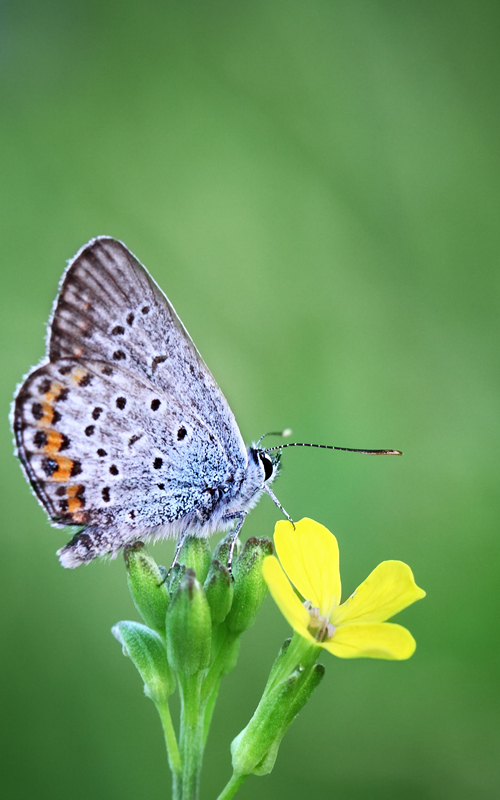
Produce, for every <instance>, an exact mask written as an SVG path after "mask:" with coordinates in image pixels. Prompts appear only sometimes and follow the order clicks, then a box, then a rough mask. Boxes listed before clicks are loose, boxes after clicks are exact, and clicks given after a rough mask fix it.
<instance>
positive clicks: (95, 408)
mask: <svg viewBox="0 0 500 800" xmlns="http://www.w3.org/2000/svg"><path fill="white" fill-rule="evenodd" d="M12 426H13V429H14V434H15V439H16V453H17V455H18V456H19V458H20V460H21V464H22V467H23V470H24V473H25V475H26V478H27V480H28V481H29V482H30V484H31V486H32V488H33V490H34V492H35V494H36V496H37V498H38V500H39V501H40V503H41V504H42V506H43V507H44V508H45V510H46V512H47V514H48V515H49V517H50V521H51V523H52V524H53V525H54V526H55V527H58V528H62V527H65V526H67V525H70V526H80V527H81V526H85V527H84V528H83V530H80V531H79V532H78V533H76V535H75V536H74V537H73V539H72V540H71V541H70V542H69V543H68V544H67V545H66V546H65V547H63V548H62V549H61V550H59V551H58V555H59V558H60V560H61V563H62V564H63V566H65V567H77V566H79V565H80V564H84V563H87V562H89V561H91V560H92V559H93V558H95V557H96V556H101V555H106V554H110V555H113V556H114V555H116V554H117V553H118V552H119V550H120V549H121V548H123V547H125V546H126V545H128V544H131V543H132V542H134V541H136V540H138V539H151V538H163V537H167V536H178V537H179V541H178V547H177V551H176V555H177V554H178V552H179V548H180V544H181V542H182V540H183V538H184V537H185V536H187V535H192V536H201V537H205V536H209V535H210V534H211V533H213V532H214V531H223V530H227V529H228V528H230V527H231V526H234V530H233V532H232V534H231V539H232V546H234V543H235V542H236V538H237V536H238V533H239V531H240V529H241V526H242V524H243V521H244V519H245V516H246V515H247V513H248V512H249V511H250V509H251V508H252V507H253V506H254V505H255V504H256V502H257V501H258V499H259V498H260V496H261V494H262V492H264V491H266V492H267V493H268V494H269V495H270V496H271V498H272V499H273V500H274V502H275V503H276V504H277V505H278V506H279V508H281V506H280V504H279V502H278V500H277V499H276V498H275V496H274V494H273V493H272V491H271V488H270V485H271V483H272V482H273V480H274V478H275V477H276V474H277V471H278V467H279V458H280V455H281V451H282V449H283V448H284V447H290V446H297V445H292V444H288V445H280V446H278V447H272V448H267V449H264V448H261V447H259V444H260V441H261V439H262V438H263V437H261V439H259V441H258V442H257V444H254V445H252V446H250V447H246V446H245V444H244V442H243V439H242V437H241V434H240V431H239V429H238V426H237V424H236V420H235V418H234V416H233V413H232V411H231V409H230V408H229V405H228V404H227V401H226V399H225V397H224V395H223V394H222V392H221V391H220V389H219V387H218V386H217V384H216V382H215V380H214V379H213V377H212V375H211V373H210V371H209V370H208V368H207V366H206V365H205V363H204V361H203V359H202V358H201V356H200V354H199V353H198V350H197V349H196V347H195V345H194V344H193V342H192V340H191V338H190V336H189V334H188V332H187V331H186V329H185V328H184V326H183V324H182V322H181V321H180V319H179V317H178V316H177V314H176V313H175V311H174V309H173V308H172V306H171V304H170V303H169V301H168V299H167V298H166V296H165V295H164V294H163V292H162V291H161V289H160V288H159V286H158V285H157V284H156V283H155V281H154V280H153V278H152V277H151V276H150V275H149V273H148V271H147V270H146V269H145V267H143V266H142V264H140V263H139V261H137V259H136V258H135V256H134V255H132V253H131V252H130V251H129V250H128V249H127V248H126V247H125V245H124V244H122V243H121V242H119V241H117V240H116V239H112V238H110V237H108V236H99V237H97V238H96V239H92V240H91V241H90V242H88V244H86V245H84V246H83V247H82V248H81V250H79V252H78V253H77V254H76V256H75V257H74V258H73V259H72V260H71V261H70V263H69V265H68V267H67V269H66V271H65V273H64V274H63V277H62V279H61V284H60V289H59V294H58V296H57V297H56V300H55V303H54V307H53V310H52V314H51V317H50V320H49V325H48V335H47V354H46V358H44V359H43V361H42V362H41V363H40V364H39V365H38V366H37V367H35V368H34V369H33V370H32V371H31V372H30V373H29V374H28V376H27V377H26V378H25V380H24V382H23V383H22V385H21V386H20V387H19V388H18V391H17V393H16V397H15V400H14V404H13V409H12ZM302 446H306V447H309V446H311V447H313V446H321V447H328V449H336V450H347V449H350V448H337V447H335V448H333V447H330V446H327V445H307V444H305V445H302ZM271 452H272V453H273V454H272V455H271ZM356 452H366V453H370V454H373V455H389V454H393V455H399V451H397V450H360V451H356ZM281 510H282V511H283V509H281ZM284 513H285V515H286V516H288V515H287V514H286V512H284Z"/></svg>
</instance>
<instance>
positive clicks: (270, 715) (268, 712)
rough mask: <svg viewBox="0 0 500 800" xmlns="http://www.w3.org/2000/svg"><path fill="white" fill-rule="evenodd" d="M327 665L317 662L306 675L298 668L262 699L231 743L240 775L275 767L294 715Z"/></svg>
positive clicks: (258, 773) (265, 772) (237, 771)
mask: <svg viewBox="0 0 500 800" xmlns="http://www.w3.org/2000/svg"><path fill="white" fill-rule="evenodd" d="M324 672H325V668H324V667H323V666H322V665H321V664H317V665H315V666H314V667H313V668H312V670H310V671H308V673H307V675H304V674H303V673H304V669H303V668H302V667H299V668H297V669H296V670H294V671H293V672H292V674H291V675H290V676H289V677H288V678H287V679H286V680H284V681H281V682H280V683H279V684H278V685H277V686H276V687H275V688H274V689H272V690H271V691H270V692H269V693H268V695H267V696H266V695H264V697H263V698H262V700H261V701H260V703H259V705H258V707H257V710H256V712H255V714H254V715H253V717H252V719H251V720H250V722H249V723H248V725H247V726H246V728H244V729H243V730H242V731H241V733H240V734H238V736H237V737H236V738H235V739H234V740H233V742H232V744H231V755H232V759H233V769H234V772H235V773H236V774H237V775H250V774H253V775H267V774H268V773H269V772H271V770H272V768H273V767H274V762H275V761H276V757H277V755H278V750H279V746H280V744H281V740H282V738H283V736H284V735H285V733H286V731H287V730H288V728H289V726H290V725H291V723H292V721H293V719H294V717H296V716H297V714H298V713H299V711H300V709H301V708H303V706H304V705H305V703H306V702H307V701H308V699H309V698H310V696H311V694H312V693H313V691H314V689H315V688H316V686H318V684H319V682H320V681H321V679H322V678H323V675H324Z"/></svg>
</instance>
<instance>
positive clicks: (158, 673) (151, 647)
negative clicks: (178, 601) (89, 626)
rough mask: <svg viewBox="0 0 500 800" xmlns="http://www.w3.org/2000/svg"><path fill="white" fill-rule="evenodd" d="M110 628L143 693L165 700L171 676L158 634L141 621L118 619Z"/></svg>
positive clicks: (173, 683) (155, 700) (162, 701)
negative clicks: (132, 667)
mask: <svg viewBox="0 0 500 800" xmlns="http://www.w3.org/2000/svg"><path fill="white" fill-rule="evenodd" d="M111 632H112V633H113V636H114V637H115V638H116V639H118V641H119V642H120V644H121V645H122V647H123V652H124V654H125V655H127V656H129V658H130V659H131V660H132V661H133V663H134V664H135V666H136V667H137V669H138V671H139V673H140V676H141V678H142V680H143V681H144V692H145V694H146V695H147V696H148V697H150V698H151V700H153V701H154V702H155V703H164V702H166V700H167V698H168V696H169V695H170V694H172V692H173V691H174V689H175V678H174V676H173V674H172V671H171V669H170V667H169V664H168V660H167V653H166V650H165V645H164V644H163V641H162V639H161V637H160V636H159V635H158V634H157V633H156V632H155V631H153V630H151V628H148V627H147V626H146V625H143V624H142V623H141V622H129V621H124V622H118V623H117V624H116V625H114V626H113V628H112V629H111Z"/></svg>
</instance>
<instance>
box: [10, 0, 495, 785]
mask: <svg viewBox="0 0 500 800" xmlns="http://www.w3.org/2000/svg"><path fill="white" fill-rule="evenodd" d="M0 14H1V18H0V81H1V86H0V91H1V125H0V142H1V145H0V157H1V160H2V167H1V176H2V177H1V186H0V203H1V208H0V219H1V225H2V235H1V252H2V266H1V279H2V290H1V297H0V302H1V309H0V325H1V330H2V374H1V391H2V398H3V399H2V408H3V409H4V410H3V418H4V422H3V424H2V426H1V431H0V433H1V438H2V450H1V453H2V458H1V464H0V469H1V491H2V518H3V521H4V525H3V535H2V540H1V541H2V544H1V558H0V571H1V575H0V586H1V591H2V596H3V606H2V608H3V613H2V646H1V650H2V664H3V665H2V673H1V682H0V686H1V691H2V701H1V708H2V717H3V724H2V737H3V738H2V742H1V746H0V752H1V758H2V762H3V765H2V778H1V783H0V786H1V790H2V795H3V796H4V797H5V798H13V800H14V799H15V800H21V799H23V800H24V799H25V798H32V797H37V798H51V800H63V799H64V800H67V798H68V797H72V798H90V797H92V798H118V797H119V798H121V800H129V798H136V797H158V798H160V797H165V798H167V797H169V791H170V790H169V778H168V774H167V766H166V759H165V756H164V752H163V742H162V736H161V732H160V725H159V721H158V720H157V718H156V715H155V710H154V707H153V705H152V703H150V701H148V700H146V699H145V698H144V697H143V695H142V690H141V683H140V680H139V677H138V675H137V673H136V672H135V669H134V667H133V665H132V664H131V662H130V661H129V660H127V659H124V658H123V657H122V655H121V651H120V648H119V646H118V644H117V642H116V641H115V640H114V639H113V638H112V636H111V634H110V628H111V625H112V624H114V623H115V622H116V621H117V620H119V619H126V618H132V619H137V613H136V612H135V609H134V608H133V606H132V602H131V600H130V597H129V595H128V591H127V587H126V581H125V574H124V567H123V562H122V561H121V560H120V559H118V560H117V561H114V562H112V563H93V564H92V565H91V566H90V567H88V568H85V569H79V570H76V571H64V570H62V569H61V567H60V566H59V563H58V561H57V559H56V557H55V550H56V549H57V548H58V547H60V546H61V545H62V544H63V542H64V541H65V540H66V538H67V537H66V534H65V533H64V532H62V531H55V530H53V529H51V528H50V527H49V525H48V523H47V521H46V518H45V515H44V512H43V511H42V509H41V508H40V507H39V506H38V505H37V503H36V502H35V500H34V498H33V497H32V496H31V495H30V491H29V489H28V486H27V485H26V483H25V481H24V479H23V477H22V474H21V470H20V468H19V465H18V464H17V463H16V462H15V460H14V458H13V456H12V447H11V434H10V432H9V429H8V425H7V421H6V417H7V408H8V404H9V402H10V399H11V396H12V393H13V390H14V387H15V385H16V383H17V382H18V381H19V380H20V379H21V377H22V375H23V374H24V373H25V372H26V371H27V370H28V368H29V367H30V366H31V365H33V364H35V363H36V362H37V361H38V360H39V359H40V358H41V357H42V355H43V352H44V338H43V337H44V332H45V323H46V320H47V318H48V314H49V310H50V306H51V303H52V300H53V298H54V296H55V292H56V288H57V283H58V280H59V277H60V275H61V273H62V270H63V268H64V266H65V263H66V260H67V259H68V258H70V257H71V256H72V255H73V254H74V253H75V252H76V251H77V249H78V248H79V247H80V246H81V245H82V244H84V243H85V242H86V241H87V240H88V239H90V238H91V237H93V236H95V235H97V234H103V233H105V234H110V235H112V236H116V237H118V238H120V239H122V240H123V241H125V242H126V244H127V245H128V246H129V247H130V248H131V249H132V250H133V251H134V252H135V253H136V254H137V256H138V257H139V258H140V259H141V261H143V263H145V264H146V265H147V267H148V268H149V269H150V271H151V272H152V274H153V275H154V277H155V278H156V280H157V281H158V282H159V283H160V285H161V286H162V288H163V289H164V290H165V291H166V293H167V294H168V296H169V297H170V299H171V300H172V302H173V303H174V305H175V307H176V309H177V311H178V312H179V314H180V316H181V318H182V320H183V321H184V323H185V325H186V326H187V328H188V330H189V331H190V333H191V335H192V336H193V338H194V340H195V342H196V343H197V344H198V347H199V348H200V350H201V352H202V354H203V356H204V358H205V360H206V361H207V363H208V364H209V366H210V368H211V370H212V372H213V374H214V375H215V377H216V378H217V380H218V382H219V383H220V386H221V387H222V389H223V390H224V392H225V393H226V395H227V397H228V399H229V400H230V402H231V405H232V407H233V410H234V412H235V414H236V417H237V419H238V422H239V424H240V427H241V430H242V433H243V435H244V437H245V439H246V440H247V441H250V440H252V439H256V438H258V436H259V435H260V434H261V433H263V432H264V431H266V430H269V429H276V428H284V427H287V426H290V427H291V428H292V429H293V431H294V438H295V439H296V440H298V441H313V442H314V441H318V442H324V443H332V444H337V445H346V446H351V447H372V448H373V447H396V448H401V449H402V450H404V453H405V455H404V458H402V459H397V458H385V459H371V458H367V457H364V456H357V455H352V454H348V453H328V452H324V451H313V450H310V451H307V450H299V449H297V450H295V451H293V450H290V451H288V452H287V453H286V454H285V455H284V457H283V473H282V476H281V477H280V479H279V482H277V483H276V484H275V491H276V493H277V494H278V496H279V498H280V500H281V502H282V503H283V505H284V506H285V508H286V509H287V510H288V511H289V513H290V514H291V515H292V516H293V517H295V518H297V519H298V518H301V517H302V516H311V517H313V518H315V519H317V520H319V521H321V522H323V523H324V524H326V525H327V526H328V527H330V528H331V529H332V530H333V531H335V532H336V534H337V536H338V538H339V541H340V548H341V567H342V574H343V584H344V588H345V592H346V594H349V593H350V592H351V591H352V590H353V589H354V588H355V586H356V585H357V584H358V583H359V582H360V581H361V580H362V579H363V578H364V577H366V575H367V574H368V572H369V571H370V570H371V569H372V568H373V567H374V566H375V565H376V564H377V563H379V562H380V561H382V560H384V559H387V558H398V559H402V560H404V561H406V562H408V563H409V564H410V565H411V567H412V568H413V570H414V573H415V576H416V579H417V582H418V583H419V584H420V585H421V586H422V587H423V588H425V589H426V590H427V593H428V596H427V598H426V599H425V600H424V601H423V602H421V603H418V604H417V605H415V606H413V607H412V608H410V609H408V610H407V611H405V612H404V613H403V614H401V615H400V617H399V618H398V621H399V622H401V623H403V624H405V625H406V626H407V627H408V628H410V630H411V631H412V633H413V634H414V635H415V637H416V639H417V642H418V649H417V652H416V654H415V656H414V657H413V658H412V659H411V660H410V661H409V662H405V663H384V662H376V661H368V660H367V661H357V662H344V661H341V660H338V659H337V660H335V659H334V658H333V657H327V656H325V658H324V659H322V660H323V663H325V664H326V667H327V675H326V678H325V680H324V681H323V684H322V685H321V687H320V689H319V690H318V691H317V693H316V694H315V696H314V697H313V699H312V701H311V702H310V703H309V704H308V706H307V707H306V708H305V710H304V711H303V712H302V714H301V715H300V716H299V718H298V719H297V720H296V721H295V723H294V725H293V726H292V728H291V730H290V731H289V733H288V735H287V736H286V738H285V740H284V742H283V744H282V748H281V752H280V756H279V759H278V762H277V765H276V767H275V770H274V772H273V773H272V774H271V775H270V776H269V777H268V778H265V779H261V778H251V779H250V780H249V781H248V782H247V784H246V785H245V786H244V787H243V789H242V790H241V792H240V794H239V795H238V797H240V796H241V798H242V800H244V798H248V799H249V798H253V797H255V796H256V794H257V793H258V796H259V798H260V800H267V799H268V798H273V800H280V798H287V800H293V799H294V798H304V797H315V798H316V797H318V798H336V797H339V798H340V797H341V798H343V800H361V798H363V799H364V798H367V797H370V798H384V799H387V798H388V799H389V800H392V798H401V797H405V798H408V799H409V800H434V799H438V798H454V800H461V799H462V798H463V799H464V800H465V798H467V799H468V798H472V797H473V798H492V797H494V796H496V794H497V791H498V781H499V778H500V775H499V772H500V770H499V759H498V722H499V713H498V712H499V708H498V706H499V691H498V671H499V670H498V667H499V663H498V662H499V644H498V643H499V637H498V634H497V628H498V573H499V570H498V563H499V549H500V548H499V544H498V541H499V538H498V519H499V502H498V494H499V493H498V477H497V474H498V467H497V462H498V448H497V447H496V443H497V442H498V434H499V430H498V428H499V423H498V420H499V407H498V383H499V380H498V282H499V267H498V253H499V251H500V225H499V200H500V159H499V122H500V109H499V102H498V89H499V80H498V79H499V52H498V49H499V48H498V40H499V39H498V37H499V24H498V23H499V11H498V4H497V3H487V2H478V3H475V4H470V3H464V2H451V0H438V1H437V2H418V3H416V2H414V3H397V2H394V1H393V0H392V1H391V0H380V2H373V1H372V2H369V1H368V0H367V2H362V0H353V2H350V3H342V2H328V1H327V0H323V1H322V0H309V2H307V3H306V2H297V1H296V0H287V2H285V0H265V2H248V3H243V2H235V0H233V2H228V1H227V0H215V1H209V2H200V0H198V1H197V2H196V1H195V0H192V1H191V2H184V3H181V2H159V1H156V2H155V1H154V0H149V1H148V0H145V1H143V2H141V3H139V2H131V1H130V0H127V1H125V2H124V0H122V2H104V3H103V2H102V0H101V2H97V0H96V1H95V2H91V0H80V1H79V0H76V1H75V0H73V2H63V0H59V1H57V0H44V2H35V0H33V1H32V2H29V1H28V2H26V1H25V0H19V1H18V2H13V0H7V2H5V1H4V3H3V4H2V9H1V12H0ZM278 518H279V515H278V513H277V510H276V509H275V508H274V507H273V505H272V503H271V502H270V501H269V499H268V498H264V499H263V500H262V501H261V503H260V505H259V506H258V508H257V509H256V510H255V511H254V512H253V513H252V514H251V516H250V517H249V519H248V521H247V522H246V524H245V528H244V533H245V536H248V535H259V536H270V535H271V533H272V530H273V526H274V523H275V521H276V520H277V519H278ZM215 541H216V540H215V539H214V544H215ZM153 553H154V555H155V557H156V558H157V559H158V560H159V561H160V562H162V563H167V562H168V560H169V558H170V557H171V554H172V544H171V543H163V544H159V545H157V546H156V547H155V548H154V550H153ZM287 634H288V627H287V625H286V623H285V622H284V620H283V619H282V618H281V617H280V615H279V613H278V611H277V609H276V608H275V607H274V605H273V603H272V602H271V600H270V599H268V600H267V601H266V603H265V605H264V607H263V609H262V612H261V614H260V616H259V618H258V620H257V623H256V624H255V626H254V628H253V629H252V630H251V631H250V632H249V633H248V634H247V635H246V637H245V638H244V641H243V647H242V652H241V657H240V661H239V664H238V668H237V669H236V671H235V672H234V673H233V674H231V675H230V676H229V677H228V678H227V679H226V680H225V682H224V684H223V688H222V691H221V694H220V700H219V704H218V707H217V711H216V714H215V718H214V726H213V731H212V735H211V738H210V742H209V745H208V749H207V753H206V762H205V767H204V773H203V791H202V798H203V800H205V799H206V800H209V798H215V796H216V795H217V794H218V792H219V791H220V790H221V788H222V787H223V785H224V784H225V782H226V780H227V779H228V778H229V775H230V759H229V750H228V745H229V742H230V741H231V739H232V738H233V737H234V736H235V735H236V734H237V733H238V732H239V730H240V729H241V728H242V727H243V726H244V725H245V724H246V722H247V721H248V718H249V716H250V715H251V713H252V711H253V709H254V707H255V705H256V703H257V701H258V698H259V697H260V694H261V691H262V688H263V685H264V682H265V679H266V676H267V673H268V670H269V667H270V664H271V662H272V660H273V658H274V655H275V653H276V651H277V649H278V648H279V646H280V644H281V642H282V640H283V639H284V637H285V636H286V635H287Z"/></svg>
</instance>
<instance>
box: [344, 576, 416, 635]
mask: <svg viewBox="0 0 500 800" xmlns="http://www.w3.org/2000/svg"><path fill="white" fill-rule="evenodd" d="M421 597H425V592H424V591H423V590H422V589H419V587H418V586H417V585H416V583H415V579H414V577H413V572H412V571H411V569H410V567H409V566H408V564H404V563H403V562H402V561H383V562H382V563H381V564H379V565H378V567H375V569H374V570H373V572H371V573H370V574H369V575H368V577H367V579H366V580H365V581H363V583H362V584H361V585H360V586H358V588H357V589H356V591H355V592H354V594H352V595H351V597H350V598H349V599H348V600H346V601H345V603H342V605H341V606H339V608H336V609H335V610H334V612H333V614H332V615H331V617H330V619H331V622H333V624H334V625H340V624H341V623H344V622H384V620H386V619H389V617H393V616H394V614H397V613H398V611H402V609H403V608H406V606H409V605H411V604H412V603H414V602H415V600H420V598H421Z"/></svg>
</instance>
